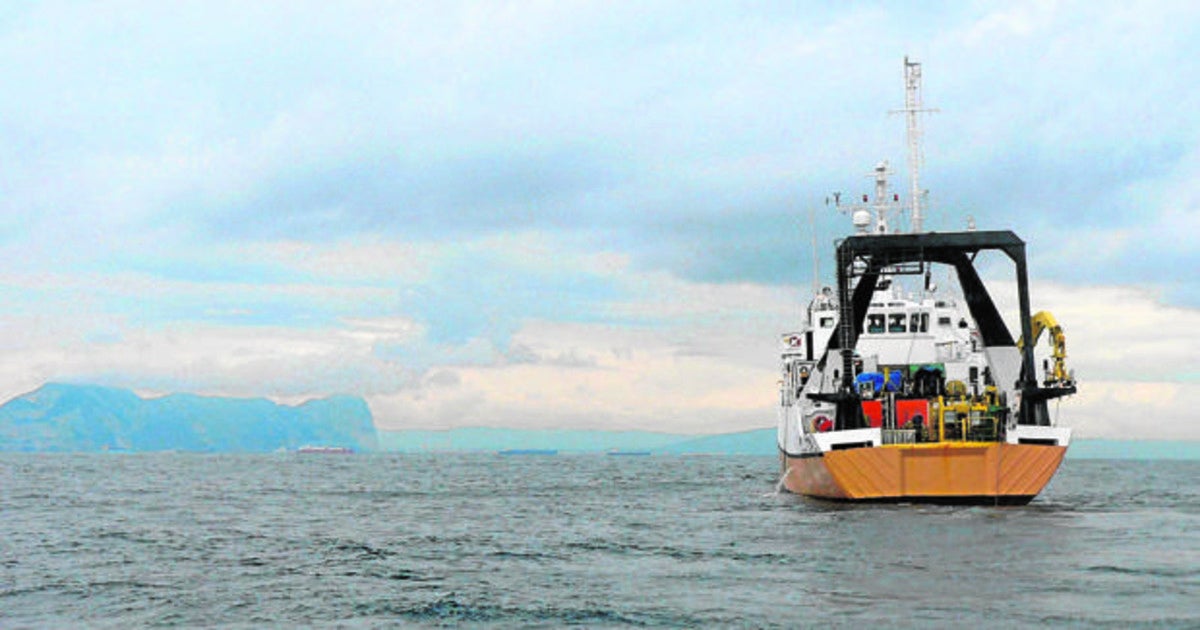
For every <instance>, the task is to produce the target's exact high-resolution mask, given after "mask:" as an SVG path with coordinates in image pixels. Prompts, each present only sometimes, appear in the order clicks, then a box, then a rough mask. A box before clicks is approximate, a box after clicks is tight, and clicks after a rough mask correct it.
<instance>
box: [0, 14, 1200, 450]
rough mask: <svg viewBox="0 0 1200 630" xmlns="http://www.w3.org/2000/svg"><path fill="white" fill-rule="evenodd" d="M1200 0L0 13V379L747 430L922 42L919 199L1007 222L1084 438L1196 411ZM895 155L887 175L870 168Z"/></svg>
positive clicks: (483, 420)
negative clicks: (1068, 380)
mask: <svg viewBox="0 0 1200 630" xmlns="http://www.w3.org/2000/svg"><path fill="white" fill-rule="evenodd" d="M1197 42H1200V5H1197V4H1196V3H1192V2H1179V3H1127V2H1114V3H1106V2H1095V1H1087V2H995V3H986V2H985V3H970V2H961V3H960V2H949V3H881V4H872V3H828V4H825V3H814V4H808V3H797V2H778V3H773V2H691V1H689V2H666V1H656V2H612V1H604V2H566V1H555V2H517V3H509V2H477V3H454V2H432V3H431V2H412V3H373V2H312V3H303V2H279V3H270V2H249V3H247V2H228V3H223V2H215V1H208V0H206V1H203V2H132V1H131V2H106V3H96V4H88V3H79V2H41V3H10V4H5V5H3V7H0V58H2V59H3V68H4V70H3V72H0V94H2V95H3V96H2V97H0V256H2V257H3V264H0V344H3V348H4V352H3V353H2V355H0V393H3V394H4V395H5V396H12V395H16V394H19V393H22V392H24V391H28V390H30V389H33V388H35V387H37V386H38V385H40V384H41V383H43V382H45V381H48V380H57V381H71V382H89V383H100V384H106V385H112V386H121V387H129V388H133V389H135V390H137V391H140V392H167V391H187V392H196V393H202V394H223V395H236V396H269V397H272V398H275V399H281V400H288V401H297V400H302V399H305V398H311V397H316V396H323V395H327V394H331V393H349V394H358V395H362V396H364V397H365V398H366V399H367V401H368V402H369V404H370V405H371V408H372V410H373V412H374V414H375V417H376V423H377V424H378V426H379V427H380V428H383V429H401V428H449V427H455V426H476V425H503V426H514V427H562V428H612V429H630V428H640V429H652V430H660V431H669V432H714V431H736V430H745V429H753V428H761V427H767V426H773V424H774V419H775V415H774V403H775V401H776V384H775V383H776V379H777V358H778V357H777V349H776V346H775V344H776V342H777V339H778V335H779V333H781V332H783V331H785V330H787V329H789V328H791V327H794V326H795V325H797V322H798V319H799V314H800V308H801V305H802V303H803V302H804V301H805V300H806V298H807V295H808V292H809V286H810V284H811V276H812V269H811V264H812V263H811V253H810V246H809V243H810V240H811V234H812V227H811V226H810V222H809V218H808V217H809V211H810V209H811V210H815V212H816V217H817V219H816V222H815V228H816V233H817V235H818V238H819V242H820V246H821V250H822V269H823V271H825V276H826V280H827V281H828V276H829V273H828V272H829V270H830V269H831V267H832V265H831V250H830V248H831V244H832V241H833V239H834V238H836V237H838V236H842V235H844V234H845V233H847V232H848V231H849V222H848V218H847V217H845V216H844V215H841V214H839V213H837V212H836V211H833V210H830V209H828V208H827V207H826V206H825V205H824V200H825V198H826V196H827V195H829V193H831V192H832V191H835V190H836V191H844V192H846V193H847V194H854V195H857V194H859V193H861V192H866V191H867V189H868V187H869V185H870V182H869V180H868V179H866V178H865V177H864V175H865V174H866V173H867V172H869V170H870V169H871V167H872V166H874V164H875V163H876V162H878V161H880V160H883V159H887V160H890V161H891V163H892V165H893V167H894V168H895V169H896V170H897V171H898V173H899V174H903V172H904V171H903V169H904V165H905V151H904V146H905V145H904V133H903V131H904V124H903V119H902V118H900V117H898V116H894V115H889V114H888V111H889V110H893V109H896V108H898V107H901V106H902V105H903V98H904V93H903V80H902V78H903V76H902V61H903V58H904V56H905V55H908V56H910V57H912V58H914V59H916V60H918V61H920V62H921V63H922V64H923V68H924V74H925V82H924V88H925V89H924V95H925V102H926V104H927V105H928V106H931V107H936V108H938V110H939V111H938V112H937V113H935V114H932V115H930V116H928V117H927V118H926V121H925V131H926V133H925V143H924V146H925V159H926V162H925V170H924V173H923V184H924V186H925V187H927V188H928V189H929V190H930V205H931V208H930V214H929V218H928V219H927V223H926V227H927V228H929V229H939V230H950V229H959V228H962V227H964V226H965V224H966V217H967V216H968V215H969V216H973V217H974V218H975V221H976V222H977V223H978V224H979V226H980V227H981V228H984V229H1007V228H1011V229H1013V230H1015V231H1017V232H1018V233H1019V234H1020V235H1021V236H1022V237H1023V238H1025V239H1026V241H1027V242H1028V243H1029V248H1030V255H1031V277H1032V281H1033V290H1032V298H1033V303H1034V308H1035V309H1039V308H1049V309H1051V310H1052V311H1054V312H1055V314H1056V315H1058V317H1059V320H1060V321H1061V322H1062V324H1063V325H1064V327H1065V329H1066V331H1067V337H1068V344H1069V347H1068V350H1069V355H1070V358H1069V363H1070V365H1071V366H1072V367H1074V368H1075V370H1076V372H1077V374H1078V376H1079V378H1080V380H1081V382H1082V383H1081V393H1080V394H1079V395H1078V396H1076V397H1074V398H1071V399H1068V400H1066V401H1064V402H1063V403H1062V404H1061V408H1060V410H1059V413H1060V417H1061V419H1062V420H1063V421H1064V422H1065V423H1067V424H1069V425H1072V426H1075V427H1077V429H1078V432H1079V434H1080V435H1082V436H1085V437H1148V438H1150V437H1157V438H1192V439H1200V422H1197V421H1196V419H1195V418H1194V412H1193V411H1192V410H1193V409H1195V403H1194V401H1195V400H1197V399H1200V359H1197V358H1196V357H1197V356H1198V355H1200V332H1198V331H1200V280H1198V279H1197V275H1198V274H1197V269H1198V268H1200V245H1198V243H1200V239H1197V237H1196V234H1197V232H1198V231H1200V114H1197V112H1200V61H1198V59H1200V54H1198V53H1200V45H1198V44H1197ZM902 182H903V178H902V177H898V178H897V181H896V183H897V185H898V187H900V188H901V189H903V187H902V186H900V185H901V184H902Z"/></svg>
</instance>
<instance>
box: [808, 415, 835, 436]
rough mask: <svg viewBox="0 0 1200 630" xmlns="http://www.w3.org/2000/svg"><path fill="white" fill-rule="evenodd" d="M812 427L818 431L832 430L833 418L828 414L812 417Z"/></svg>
mask: <svg viewBox="0 0 1200 630" xmlns="http://www.w3.org/2000/svg"><path fill="white" fill-rule="evenodd" d="M812 428H813V430H814V431H816V432H818V433H825V432H826V431H832V430H833V420H830V419H829V416H817V417H815V418H813V419H812Z"/></svg>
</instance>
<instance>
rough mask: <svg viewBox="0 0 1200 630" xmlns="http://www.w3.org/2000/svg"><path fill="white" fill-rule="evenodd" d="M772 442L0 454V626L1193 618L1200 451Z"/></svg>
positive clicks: (1111, 623) (1192, 621) (1199, 539)
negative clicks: (849, 484) (1020, 455)
mask: <svg viewBox="0 0 1200 630" xmlns="http://www.w3.org/2000/svg"><path fill="white" fill-rule="evenodd" d="M778 474H779V470H778V464H777V462H776V461H775V460H774V458H771V457H733V456H725V457H702V456H696V457H665V456H663V457H660V456H653V457H605V456H583V455H578V456H566V455H559V456H524V457H519V456H511V457H503V456H497V455H355V456H336V455H332V456H331V455H295V454H292V455H265V456H264V455H253V456H252V455H246V456H237V455H185V454H171V455H167V454H163V455H158V454H155V455H86V456H84V455H3V456H0V627H4V628H13V627H53V628H58V627H71V626H82V627H122V628H124V627H131V626H133V627H144V626H183V627H197V626H201V627H263V626H284V627H292V626H311V627H317V626H320V627H327V626H335V627H351V628H355V627H366V628H370V627H397V626H401V627H444V626H463V625H468V626H485V627H506V628H507V627H546V628H558V627H563V626H578V627H589V628H593V627H629V626H662V627H783V628H793V627H806V626H812V625H833V626H860V625H868V624H876V625H886V626H889V627H945V626H979V627H1017V626H1028V625H1034V624H1036V625H1042V626H1047V625H1048V626H1068V627H1072V626H1078V627H1105V626H1107V627H1114V628H1126V627H1131V626H1139V625H1144V626H1154V627H1200V491H1198V489H1197V482H1198V481H1200V462H1195V461H1191V462H1186V461H1185V462H1180V461H1163V462H1110V461H1068V462H1066V464H1065V465H1064V467H1063V469H1062V470H1060V471H1059V474H1058V476H1057V477H1056V478H1055V479H1054V481H1053V482H1052V483H1051V485H1050V486H1049V487H1048V488H1047V489H1046V491H1045V492H1044V493H1043V494H1042V495H1041V496H1039V497H1038V498H1037V499H1035V500H1034V502H1033V503H1031V504H1030V505H1028V506H1024V507H1007V508H984V507H942V506H936V507H935V506H915V505H869V506H852V505H842V504H827V503H820V502H813V501H807V500H804V499H801V498H799V497H795V496H791V495H787V494H777V493H776V492H775V483H776V481H777V477H778Z"/></svg>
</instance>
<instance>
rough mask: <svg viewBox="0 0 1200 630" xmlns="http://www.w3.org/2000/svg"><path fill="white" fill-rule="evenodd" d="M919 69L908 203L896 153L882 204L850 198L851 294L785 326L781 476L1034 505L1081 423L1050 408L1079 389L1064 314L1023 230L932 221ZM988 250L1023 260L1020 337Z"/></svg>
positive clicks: (862, 495)
mask: <svg viewBox="0 0 1200 630" xmlns="http://www.w3.org/2000/svg"><path fill="white" fill-rule="evenodd" d="M920 79H921V74H920V64H917V63H913V62H910V61H909V60H908V59H905V83H906V96H907V98H906V104H905V105H906V106H905V109H904V110H903V111H904V112H905V113H906V114H907V116H908V130H909V167H910V179H911V187H912V196H911V198H910V200H909V206H908V207H907V208H904V207H901V206H900V201H899V196H898V195H895V194H892V193H890V191H889V188H888V175H889V174H890V171H889V170H888V167H887V163H886V162H885V163H881V164H880V165H879V166H877V167H876V169H875V171H874V173H873V175H874V180H875V195H874V198H873V199H872V198H870V197H868V196H866V195H864V196H863V199H862V201H863V203H862V204H860V205H850V206H844V207H843V206H841V204H840V200H838V205H839V207H840V208H842V209H844V210H847V211H849V212H850V213H851V217H852V222H853V224H854V227H855V230H856V234H854V235H853V236H850V237H847V238H845V239H843V240H841V241H840V243H839V244H838V245H837V247H836V252H835V254H836V275H837V289H836V294H835V292H834V289H832V288H830V287H826V288H824V289H822V290H820V291H817V293H816V295H815V296H814V298H813V300H812V302H811V303H810V304H809V307H808V309H807V318H806V320H805V322H804V325H803V326H802V328H801V329H800V330H799V331H797V332H792V333H787V334H785V335H783V340H782V341H783V352H782V378H781V381H780V384H781V388H780V400H779V426H778V435H777V441H778V446H779V451H780V460H781V463H782V467H783V471H782V473H783V477H782V484H783V486H784V487H785V488H786V489H788V490H789V491H792V492H795V493H798V494H803V495H807V496H812V497H818V498H824V499H835V500H850V501H912V502H938V503H982V504H995V505H1001V504H1003V505H1011V504H1025V503H1028V502H1029V501H1030V500H1032V499H1033V497H1034V496H1036V495H1037V494H1038V493H1039V492H1040V491H1041V490H1042V488H1043V487H1044V486H1045V485H1046V483H1048V482H1049V481H1050V478H1051V477H1052V476H1053V475H1054V473H1055V472H1056V471H1057V470H1058V467H1059V465H1060V464H1061V463H1062V459H1063V456H1064V454H1065V453H1066V449H1067V447H1068V445H1069V444H1070V439H1071V431H1070V429H1068V428H1065V427H1057V426H1054V422H1053V419H1052V418H1051V415H1050V413H1049V407H1048V401H1050V400H1052V399H1055V398H1058V397H1061V396H1066V395H1069V394H1073V393H1074V392H1075V391H1076V387H1075V382H1074V377H1073V375H1072V374H1070V373H1069V372H1068V371H1067V369H1066V367H1065V359H1066V342H1065V336H1064V334H1063V332H1062V329H1061V327H1060V326H1059V325H1058V324H1057V322H1056V321H1055V320H1054V318H1053V316H1051V315H1050V314H1049V313H1046V312H1039V313H1037V314H1036V315H1033V314H1031V312H1030V310H1031V309H1030V300H1029V286H1028V284H1029V283H1028V271H1027V262H1026V256H1025V243H1024V242H1023V241H1022V240H1021V239H1020V238H1019V237H1018V236H1017V235H1016V234H1014V233H1013V232H1011V231H1007V230H1005V231H976V230H975V229H974V227H973V226H969V227H968V229H967V230H966V231H961V232H923V231H922V225H921V223H922V216H921V201H922V200H921V196H922V193H921V192H920V191H921V189H920V187H919V183H918V172H917V166H916V165H917V161H918V157H919V151H918V147H917V140H916V139H917V138H918V137H919V133H918V132H917V122H916V121H917V116H918V114H919V113H921V112H922V111H925V110H923V109H922V108H921V104H920ZM902 210H908V211H909V212H910V213H911V216H910V221H911V225H912V231H911V232H910V233H895V232H894V231H893V230H891V229H890V225H889V214H890V213H899V212H900V211H902ZM980 255H983V256H984V259H991V260H994V259H995V257H997V256H998V257H1000V258H1002V259H1006V260H1007V262H1008V263H1009V266H1010V267H1011V269H1012V272H1013V275H1014V279H1015V284H1016V290H1017V308H1016V310H1017V311H1018V313H1017V314H1016V315H1017V319H1016V321H1017V322H1019V326H1020V330H1019V334H1020V337H1019V339H1017V340H1014V338H1013V334H1012V332H1011V331H1010V330H1009V328H1008V325H1007V324H1006V323H1005V319H1004V317H1003V316H1002V314H1001V312H1000V310H999V309H998V307H997V304H996V301H995V300H994V299H993V297H992V296H991V294H990V293H989V292H988V289H987V287H986V286H985V283H984V282H983V280H982V279H981V277H980V275H979V273H978V271H977V269H976V261H977V260H978V259H979V257H980ZM989 257H991V258H989ZM942 273H945V274H946V275H947V276H948V277H952V278H954V279H955V280H957V284H958V292H957V293H953V292H951V291H948V290H942V289H939V288H938V286H937V285H936V283H934V282H933V278H934V277H935V276H936V275H937V274H942ZM1043 332H1048V333H1049V339H1050V353H1051V356H1049V357H1047V358H1046V360H1045V362H1044V363H1043V368H1044V369H1043V373H1042V374H1041V375H1040V377H1039V374H1038V372H1037V369H1036V362H1035V355H1034V345H1035V343H1036V341H1037V339H1038V337H1040V335H1041V334H1042V333H1043ZM1025 340H1029V341H1028V342H1026V341H1025Z"/></svg>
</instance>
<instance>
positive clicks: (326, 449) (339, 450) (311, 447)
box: [296, 444, 354, 455]
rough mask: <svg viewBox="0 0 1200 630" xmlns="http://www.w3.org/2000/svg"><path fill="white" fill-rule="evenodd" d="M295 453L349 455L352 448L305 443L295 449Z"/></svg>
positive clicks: (352, 450)
mask: <svg viewBox="0 0 1200 630" xmlns="http://www.w3.org/2000/svg"><path fill="white" fill-rule="evenodd" d="M296 452H297V453H303V454H305V455H351V454H353V453H354V449H352V448H350V447H348V446H329V445H325V444H305V445H304V446H301V447H300V448H298V449H296Z"/></svg>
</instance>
